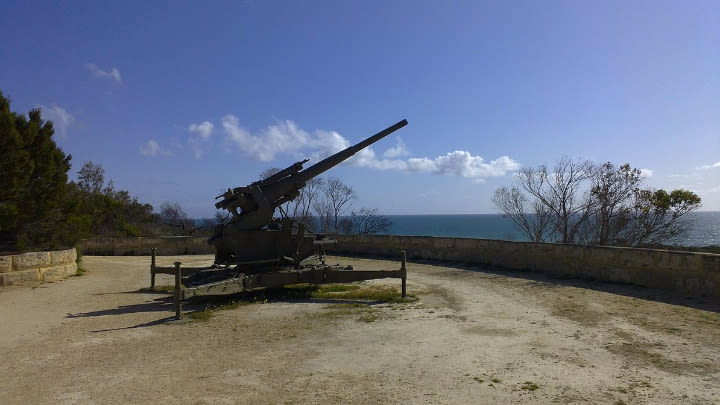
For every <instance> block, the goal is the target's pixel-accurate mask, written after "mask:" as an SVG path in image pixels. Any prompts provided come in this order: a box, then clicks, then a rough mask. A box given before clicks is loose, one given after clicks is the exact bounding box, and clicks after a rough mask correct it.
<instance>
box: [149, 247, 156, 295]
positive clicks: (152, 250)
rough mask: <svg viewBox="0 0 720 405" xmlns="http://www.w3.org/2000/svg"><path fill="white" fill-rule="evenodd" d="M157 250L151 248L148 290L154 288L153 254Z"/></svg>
mask: <svg viewBox="0 0 720 405" xmlns="http://www.w3.org/2000/svg"><path fill="white" fill-rule="evenodd" d="M156 250H157V248H151V249H150V251H151V252H152V259H151V261H150V288H151V289H153V288H155V253H156Z"/></svg>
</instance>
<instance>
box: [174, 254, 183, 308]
mask: <svg viewBox="0 0 720 405" xmlns="http://www.w3.org/2000/svg"><path fill="white" fill-rule="evenodd" d="M174 264H175V300H174V301H175V320H178V321H179V320H180V319H181V318H182V284H181V277H182V273H181V271H180V264H181V262H175V263H174Z"/></svg>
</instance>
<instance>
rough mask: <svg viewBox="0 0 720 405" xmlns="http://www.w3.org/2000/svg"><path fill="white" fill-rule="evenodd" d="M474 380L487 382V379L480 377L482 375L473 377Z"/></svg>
mask: <svg viewBox="0 0 720 405" xmlns="http://www.w3.org/2000/svg"><path fill="white" fill-rule="evenodd" d="M473 380H475V381H477V382H479V383H484V382H485V380H483V379H482V378H480V377H473Z"/></svg>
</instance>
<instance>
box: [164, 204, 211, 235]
mask: <svg viewBox="0 0 720 405" xmlns="http://www.w3.org/2000/svg"><path fill="white" fill-rule="evenodd" d="M158 217H159V219H160V222H161V223H162V224H164V225H168V226H170V227H173V228H175V229H176V233H180V234H183V235H190V234H192V233H193V232H195V231H197V230H199V229H201V227H196V226H195V224H194V223H193V221H191V220H190V219H189V218H188V216H187V214H186V213H185V211H183V209H182V208H181V207H180V204H178V203H170V202H167V201H166V202H164V203H162V204H160V213H159V214H158Z"/></svg>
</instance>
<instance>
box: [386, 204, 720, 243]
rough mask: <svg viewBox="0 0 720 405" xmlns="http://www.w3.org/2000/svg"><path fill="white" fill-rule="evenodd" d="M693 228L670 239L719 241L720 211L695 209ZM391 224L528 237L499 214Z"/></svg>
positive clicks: (395, 231) (414, 232)
mask: <svg viewBox="0 0 720 405" xmlns="http://www.w3.org/2000/svg"><path fill="white" fill-rule="evenodd" d="M688 215H689V219H690V220H691V221H692V223H693V226H692V228H691V230H690V231H689V232H688V233H686V234H684V235H682V236H681V237H679V238H676V239H674V240H671V241H668V243H667V244H669V245H679V246H718V245H720V211H700V212H692V213H690V214H688ZM385 216H386V217H387V218H388V219H389V220H390V221H392V225H391V226H390V227H389V228H388V230H387V231H386V232H383V234H385V235H408V236H449V237H459V238H484V239H502V240H513V241H526V240H528V239H527V238H526V237H525V236H524V235H523V234H522V232H521V231H520V230H519V229H518V227H517V226H516V225H515V223H514V222H513V221H512V220H511V219H510V218H508V217H505V216H503V215H500V214H457V215H385Z"/></svg>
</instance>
